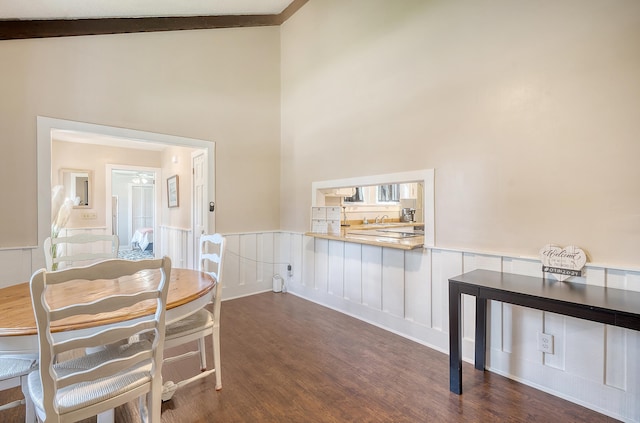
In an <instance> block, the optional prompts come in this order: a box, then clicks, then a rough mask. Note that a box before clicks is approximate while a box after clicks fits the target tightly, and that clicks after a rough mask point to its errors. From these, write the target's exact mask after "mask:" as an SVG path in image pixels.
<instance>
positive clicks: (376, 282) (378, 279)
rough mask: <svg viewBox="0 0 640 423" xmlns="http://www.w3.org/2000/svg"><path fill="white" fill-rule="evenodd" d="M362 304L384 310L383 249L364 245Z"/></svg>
mask: <svg viewBox="0 0 640 423" xmlns="http://www.w3.org/2000/svg"><path fill="white" fill-rule="evenodd" d="M362 304H364V305H367V306H369V307H372V308H374V309H376V310H382V248H381V247H375V246H372V245H362Z"/></svg>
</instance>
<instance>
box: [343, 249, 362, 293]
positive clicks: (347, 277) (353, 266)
mask: <svg viewBox="0 0 640 423" xmlns="http://www.w3.org/2000/svg"><path fill="white" fill-rule="evenodd" d="M344 297H345V298H346V299H348V300H350V301H352V302H354V303H357V304H360V303H362V245H361V244H354V243H352V242H345V243H344Z"/></svg>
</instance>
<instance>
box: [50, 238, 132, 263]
mask: <svg viewBox="0 0 640 423" xmlns="http://www.w3.org/2000/svg"><path fill="white" fill-rule="evenodd" d="M118 248H120V240H119V238H118V236H117V235H100V234H89V233H80V234H76V235H70V236H61V237H56V238H51V237H49V238H47V239H45V241H44V257H45V263H46V266H47V270H60V269H63V268H67V267H72V266H86V265H89V264H93V263H96V262H98V261H102V260H107V259H111V258H117V257H118Z"/></svg>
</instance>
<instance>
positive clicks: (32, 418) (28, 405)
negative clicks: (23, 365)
mask: <svg viewBox="0 0 640 423" xmlns="http://www.w3.org/2000/svg"><path fill="white" fill-rule="evenodd" d="M20 384H21V385H22V395H24V406H25V410H24V421H25V423H34V422H36V410H35V408H34V405H33V401H32V400H31V396H30V395H29V387H28V383H27V376H26V375H25V376H22V377H21V378H20Z"/></svg>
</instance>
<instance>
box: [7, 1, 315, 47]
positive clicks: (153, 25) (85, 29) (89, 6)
mask: <svg viewBox="0 0 640 423" xmlns="http://www.w3.org/2000/svg"><path fill="white" fill-rule="evenodd" d="M307 1H308V0H190V1H184V0H182V1H181V0H138V1H131V0H65V1H60V0H29V1H16V0H0V40H9V39H21V38H44V37H64V36H74V35H98V34H116V33H127V32H149V31H178V30H185V29H211V28H232V27H244V26H274V25H280V24H282V23H283V22H284V21H286V20H287V19H288V18H289V17H290V16H291V15H292V14H293V13H295V12H296V11H297V10H298V9H299V8H300V7H302V6H303V5H304V4H305V3H306V2H307Z"/></svg>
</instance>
